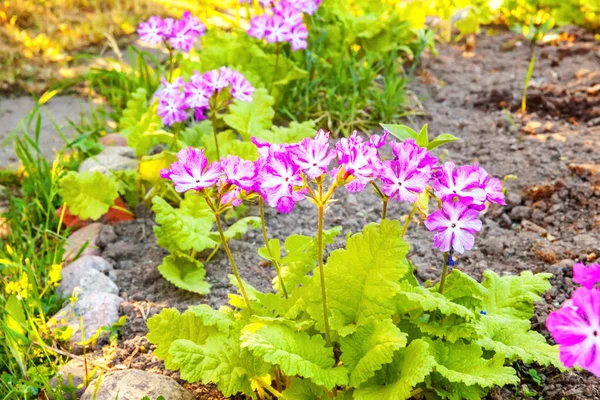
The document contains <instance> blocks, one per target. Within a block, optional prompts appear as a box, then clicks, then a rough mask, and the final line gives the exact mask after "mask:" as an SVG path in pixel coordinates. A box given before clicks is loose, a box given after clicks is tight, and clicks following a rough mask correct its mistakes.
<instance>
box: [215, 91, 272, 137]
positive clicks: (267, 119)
mask: <svg viewBox="0 0 600 400" xmlns="http://www.w3.org/2000/svg"><path fill="white" fill-rule="evenodd" d="M274 103H275V100H274V99H273V97H271V96H270V95H269V93H268V92H267V91H266V90H265V89H257V90H256V92H254V94H253V95H252V103H247V102H245V101H240V100H235V101H234V102H233V104H232V105H230V106H229V113H228V114H226V115H225V116H224V117H223V120H224V121H225V123H226V124H227V125H228V126H230V127H231V128H233V129H235V130H236V131H237V132H238V133H239V134H240V136H241V137H242V138H243V139H244V140H246V141H248V140H250V137H252V136H257V135H260V134H261V133H262V132H263V131H264V130H268V129H270V128H271V126H272V125H273V117H274V116H275V110H273V104H274Z"/></svg>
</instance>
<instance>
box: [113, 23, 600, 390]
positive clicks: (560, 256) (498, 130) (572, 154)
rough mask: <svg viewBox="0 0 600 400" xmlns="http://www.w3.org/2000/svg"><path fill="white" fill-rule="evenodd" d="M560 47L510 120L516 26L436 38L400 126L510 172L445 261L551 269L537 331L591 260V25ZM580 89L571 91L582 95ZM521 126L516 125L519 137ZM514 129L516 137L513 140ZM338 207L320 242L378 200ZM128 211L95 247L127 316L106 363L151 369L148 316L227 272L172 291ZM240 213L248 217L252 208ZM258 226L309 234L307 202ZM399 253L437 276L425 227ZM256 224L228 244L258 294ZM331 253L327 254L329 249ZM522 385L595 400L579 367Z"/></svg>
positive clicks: (264, 280) (597, 226)
mask: <svg viewBox="0 0 600 400" xmlns="http://www.w3.org/2000/svg"><path fill="white" fill-rule="evenodd" d="M571 35H572V37H573V40H574V41H572V42H561V43H558V44H556V45H553V46H543V47H541V48H538V49H537V50H536V51H537V52H538V53H537V54H538V56H537V61H536V65H535V71H534V73H533V78H532V81H531V87H530V89H529V90H530V91H529V93H530V95H529V99H528V110H529V111H528V114H527V115H525V116H524V117H522V116H521V115H520V112H519V111H518V110H520V104H521V95H522V92H523V83H524V81H525V75H526V72H527V68H528V65H529V61H530V58H531V54H532V49H531V48H530V47H529V46H528V45H526V44H522V45H520V46H519V45H517V46H516V47H514V48H513V49H512V50H510V51H506V52H503V51H500V49H501V47H503V46H504V45H505V43H507V42H508V41H509V40H512V39H514V38H515V36H514V34H512V33H508V32H500V33H498V34H497V35H495V36H492V35H486V34H481V35H479V36H478V37H477V44H476V47H475V48H474V49H473V50H471V51H466V50H465V48H464V47H463V46H462V45H441V46H439V56H438V57H433V56H431V55H428V56H426V57H425V59H424V61H423V65H422V68H421V72H420V75H419V77H417V78H416V79H415V80H414V81H413V82H412V84H411V90H412V91H414V92H415V93H416V94H417V96H418V98H419V99H420V101H421V102H422V105H423V107H424V110H425V111H426V112H427V116H425V117H419V118H415V119H414V120H411V121H409V122H408V124H409V125H412V126H413V127H415V128H417V127H420V126H421V125H422V124H423V123H428V124H429V130H430V132H431V134H432V135H437V134H440V133H443V132H449V133H453V134H455V135H457V136H459V137H460V138H461V139H462V140H460V141H459V142H456V143H453V144H451V145H449V146H447V147H446V150H447V154H444V150H440V151H437V155H438V156H445V157H446V158H447V159H448V160H452V161H454V162H456V163H465V164H474V163H479V164H480V165H481V166H483V167H485V168H486V169H487V170H488V171H489V172H490V173H491V174H492V175H494V176H497V177H500V178H502V177H504V176H507V175H515V176H516V177H517V178H516V180H514V181H511V180H509V181H507V186H508V188H509V189H510V192H509V196H508V202H509V204H508V206H506V207H496V206H494V207H491V208H490V209H489V210H488V211H487V213H486V215H484V216H483V218H482V219H483V223H484V225H483V226H484V228H483V229H482V231H481V232H480V233H479V234H478V235H477V238H476V247H475V248H474V249H473V250H472V251H469V252H467V253H466V254H465V255H463V256H461V257H460V258H459V259H458V264H457V266H456V267H455V268H457V269H460V270H462V271H465V272H467V273H469V274H470V275H472V276H474V277H476V278H480V277H481V274H482V272H483V271H484V270H485V269H488V268H489V269H492V270H494V271H496V272H498V273H499V274H519V273H520V272H522V271H526V270H529V271H532V272H550V273H552V274H553V275H554V277H553V278H552V284H553V287H552V289H551V290H550V291H548V293H547V294H546V295H545V302H542V303H541V304H539V305H538V306H537V310H536V315H535V317H534V320H533V325H534V328H535V329H537V330H539V331H540V332H542V333H543V334H544V335H545V336H547V337H549V336H548V332H547V331H546V329H545V319H546V317H547V315H548V313H550V312H551V311H553V310H555V309H556V308H558V307H559V306H560V305H561V304H562V302H564V301H565V300H566V299H567V298H568V297H569V296H570V294H571V293H572V291H573V290H574V288H575V286H574V285H573V281H572V273H571V267H572V265H573V264H574V263H575V262H577V261H585V262H589V261H592V260H594V259H595V258H597V257H598V256H600V213H599V211H600V167H599V166H600V150H599V149H600V147H599V144H600V126H595V125H600V121H594V119H595V118H596V116H597V115H598V104H599V103H598V99H599V96H600V93H598V90H596V89H595V87H596V85H597V84H598V79H599V78H598V73H599V71H600V46H599V44H598V43H597V42H593V40H590V36H589V34H585V33H582V32H581V31H578V30H572V31H571ZM582 96H583V97H582ZM519 132H520V133H519ZM519 136H522V138H521V139H519ZM336 199H337V202H336V203H334V204H333V205H332V206H331V207H330V208H329V209H328V210H327V211H326V228H329V227H332V226H334V225H341V226H342V227H343V233H342V235H340V237H339V238H338V239H337V241H336V243H335V245H333V246H331V249H333V248H336V247H340V246H343V244H344V237H345V235H346V234H347V233H348V232H357V231H359V230H360V229H361V228H362V227H363V226H364V225H365V224H366V223H369V222H376V221H378V220H379V215H380V206H381V205H380V202H379V199H378V198H377V197H376V196H375V195H374V194H373V193H371V192H370V191H369V190H365V191H364V192H363V193H359V194H348V193H346V192H345V191H344V190H340V191H338V192H337V194H336ZM137 214H138V215H137V216H138V219H137V220H135V221H129V222H123V223H121V224H119V225H117V226H116V227H114V229H113V228H107V231H106V232H103V235H102V240H103V243H102V246H103V247H104V250H103V254H102V255H103V256H104V257H106V258H107V259H109V260H111V261H113V262H114V264H115V268H116V283H117V285H118V286H119V288H120V289H121V290H122V293H121V294H122V295H123V296H124V297H125V298H126V299H127V301H126V303H125V304H124V306H123V308H122V312H123V314H124V315H127V316H128V320H127V324H126V325H125V328H124V331H123V332H122V340H121V341H120V342H119V347H118V349H117V352H116V356H115V359H114V361H113V364H114V366H116V367H119V366H120V365H121V366H125V367H131V368H139V369H145V370H151V371H154V372H160V373H164V374H167V375H171V376H174V377H175V378H178V375H177V373H172V372H169V371H165V370H164V366H163V364H162V362H161V361H159V360H158V359H156V358H155V357H154V356H153V355H152V349H153V347H152V345H150V344H149V343H148V342H147V340H146V339H145V337H144V335H145V334H146V333H147V328H146V323H145V321H146V319H147V318H148V317H150V316H152V315H154V314H155V313H157V312H159V311H160V310H161V309H162V308H165V307H176V308H178V309H180V310H184V309H185V308H186V307H187V306H189V305H191V304H198V303H207V304H210V305H211V306H214V307H216V306H219V305H221V304H224V303H226V301H227V292H228V291H230V290H232V287H231V286H230V285H229V283H228V280H227V277H226V275H227V274H228V273H231V271H230V267H229V265H228V263H227V261H226V258H225V255H224V254H223V253H222V252H219V253H217V255H216V256H215V257H214V258H213V259H212V260H211V261H210V262H209V263H207V265H206V268H207V271H208V280H209V281H210V282H211V284H212V285H213V286H212V291H211V293H210V295H208V296H206V297H201V296H196V295H193V294H190V293H188V292H184V291H180V290H178V289H177V288H175V287H174V286H172V285H170V284H169V283H168V282H166V281H165V280H164V279H163V278H162V277H161V276H160V274H159V273H158V271H157V270H156V266H157V265H158V264H160V262H161V261H162V258H163V256H164V255H165V252H164V251H163V250H162V249H160V248H159V247H158V246H157V245H156V243H155V240H154V236H153V233H152V226H153V219H152V215H150V214H149V213H148V212H146V211H144V210H141V209H140V210H138V212H137ZM250 214H252V215H258V210H257V209H256V208H251V210H250ZM406 214H408V206H406V205H403V204H392V205H391V206H390V208H389V210H388V218H401V217H402V216H405V215H406ZM267 218H268V230H269V234H270V235H272V236H276V237H279V238H285V237H287V236H288V235H290V234H293V233H298V234H307V235H313V234H314V233H315V229H316V227H315V226H314V221H316V210H315V209H314V207H312V204H310V203H309V202H308V201H306V202H303V203H299V204H298V205H297V208H296V209H295V210H294V211H293V213H292V214H289V215H277V213H276V212H275V211H274V210H272V209H270V210H268V211H267ZM407 240H408V242H409V243H410V244H411V253H410V256H409V258H410V259H411V260H412V261H413V263H414V264H415V265H416V266H417V267H418V270H417V276H418V277H419V278H420V279H421V280H422V281H426V280H436V279H438V278H439V276H440V271H441V268H440V265H441V263H442V260H441V258H442V257H441V254H440V253H439V252H437V251H435V250H432V235H431V234H430V233H429V232H428V231H427V230H426V229H425V228H424V227H423V226H422V225H421V224H417V223H413V224H411V227H410V229H409V231H408V234H407ZM262 244H263V243H262V236H261V234H260V232H259V231H250V232H248V234H247V235H246V236H245V237H244V238H243V239H242V240H240V241H232V251H233V253H234V256H235V257H236V261H237V264H238V265H239V266H240V269H241V274H242V275H243V277H244V279H246V280H248V281H249V282H250V283H251V284H252V285H254V286H256V287H258V288H259V289H262V290H268V288H269V287H270V280H271V278H272V277H273V271H272V270H271V269H270V268H269V267H264V266H262V263H261V262H260V258H259V257H258V256H257V255H256V249H257V248H258V247H259V246H261V245H262ZM331 249H329V250H331ZM549 340H551V338H549ZM517 367H518V369H519V370H520V374H521V376H522V378H523V379H524V381H525V382H526V384H527V385H528V387H529V389H530V390H534V391H536V392H537V393H538V394H537V396H541V398H544V399H597V398H599V397H600V385H598V381H597V379H596V378H594V377H593V376H592V375H591V374H589V373H587V372H583V371H573V372H568V373H564V374H560V373H559V372H558V371H557V370H556V369H554V368H542V367H539V366H535V365H534V366H517ZM530 367H533V368H535V369H536V370H537V372H538V374H539V375H540V377H541V379H542V385H541V386H538V385H537V384H535V383H534V382H533V381H532V380H531V379H529V378H528V376H529V375H528V374H527V370H528V369H529V368H530ZM188 388H189V389H190V390H192V391H193V392H194V393H196V395H197V398H199V399H212V398H220V397H219V396H220V395H219V393H218V391H217V390H216V389H215V388H214V387H213V386H210V385H209V386H202V385H198V384H196V385H188ZM521 389H522V388H514V387H509V388H503V389H497V390H495V391H493V392H492V393H491V394H490V396H489V397H490V398H492V399H509V398H517V399H520V398H525V397H524V395H523V394H522V393H523V391H522V390H521Z"/></svg>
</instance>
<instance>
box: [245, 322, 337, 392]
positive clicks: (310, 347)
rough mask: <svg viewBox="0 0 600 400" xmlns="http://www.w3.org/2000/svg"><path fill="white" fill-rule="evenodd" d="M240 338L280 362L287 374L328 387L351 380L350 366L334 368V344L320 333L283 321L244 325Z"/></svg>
mask: <svg viewBox="0 0 600 400" xmlns="http://www.w3.org/2000/svg"><path fill="white" fill-rule="evenodd" d="M241 341H242V347H244V348H248V349H250V350H251V351H252V352H253V353H254V355H255V356H257V357H262V358H263V359H264V360H265V361H267V362H269V363H271V364H273V365H278V366H279V367H280V368H281V371H282V372H283V373H284V374H286V375H288V376H294V375H299V376H302V377H304V378H308V379H311V380H312V381H313V382H314V383H316V384H317V385H321V386H324V387H325V388H326V389H332V388H333V387H335V386H337V385H345V384H346V383H347V382H348V375H347V369H346V368H345V367H335V368H334V365H335V360H334V358H333V348H331V347H326V345H325V340H324V339H323V338H322V337H321V336H320V335H315V336H309V335H308V334H307V333H306V332H297V331H294V330H293V329H292V328H289V327H287V326H284V325H275V324H269V325H265V324H261V323H255V324H251V325H248V326H247V327H246V328H244V331H243V333H242V336H241Z"/></svg>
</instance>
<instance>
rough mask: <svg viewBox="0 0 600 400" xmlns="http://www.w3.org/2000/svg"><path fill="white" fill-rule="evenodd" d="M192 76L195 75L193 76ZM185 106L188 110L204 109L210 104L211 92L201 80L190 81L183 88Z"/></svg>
mask: <svg viewBox="0 0 600 400" xmlns="http://www.w3.org/2000/svg"><path fill="white" fill-rule="evenodd" d="M194 75H197V73H196V74H194ZM183 93H184V95H185V104H186V105H187V106H188V107H189V108H206V107H208V106H209V104H210V101H209V100H210V96H212V90H211V88H210V87H208V86H207V85H206V83H205V82H204V81H202V80H201V79H190V81H189V82H188V83H186V84H185V86H184V87H183Z"/></svg>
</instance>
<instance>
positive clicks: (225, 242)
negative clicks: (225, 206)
mask: <svg viewBox="0 0 600 400" xmlns="http://www.w3.org/2000/svg"><path fill="white" fill-rule="evenodd" d="M215 220H216V221H217V228H218V229H219V235H221V242H222V243H223V247H224V248H225V253H227V258H229V263H230V264H231V269H233V274H234V275H235V279H236V280H237V283H238V285H239V287H240V291H241V292H242V296H243V297H244V302H245V303H246V307H248V311H250V312H252V307H250V300H249V299H248V293H246V288H245V287H244V282H243V281H242V278H241V277H240V273H239V272H238V269H237V267H236V265H235V261H234V260H233V255H232V254H231V250H230V249H229V245H228V244H227V240H226V239H225V233H224V232H223V226H222V225H221V216H220V214H219V213H217V212H215Z"/></svg>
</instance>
